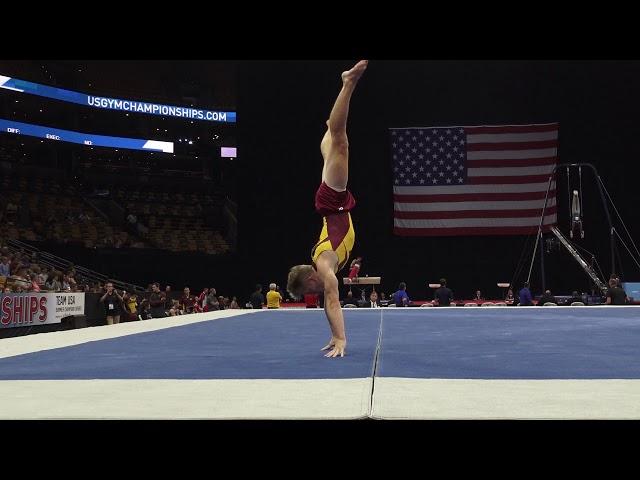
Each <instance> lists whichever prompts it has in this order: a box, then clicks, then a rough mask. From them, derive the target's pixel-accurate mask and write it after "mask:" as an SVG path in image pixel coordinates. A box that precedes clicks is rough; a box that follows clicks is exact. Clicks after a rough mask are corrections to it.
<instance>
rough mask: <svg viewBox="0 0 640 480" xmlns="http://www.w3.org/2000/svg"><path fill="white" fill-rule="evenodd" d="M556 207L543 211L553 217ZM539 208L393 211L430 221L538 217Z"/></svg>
mask: <svg viewBox="0 0 640 480" xmlns="http://www.w3.org/2000/svg"><path fill="white" fill-rule="evenodd" d="M557 210H558V207H557V206H555V205H554V206H551V207H547V208H546V209H545V211H544V213H545V216H546V215H553V214H555V213H556V212H557ZM541 213H542V205H540V208H527V209H522V210H450V211H439V212H399V211H397V210H396V211H394V212H393V217H394V218H405V219H407V218H408V219H419V220H431V219H441V218H524V217H540V214H541Z"/></svg>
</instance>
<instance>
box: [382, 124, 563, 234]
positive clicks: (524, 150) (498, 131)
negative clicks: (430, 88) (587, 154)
mask: <svg viewBox="0 0 640 480" xmlns="http://www.w3.org/2000/svg"><path fill="white" fill-rule="evenodd" d="M390 133H391V135H390V137H391V159H392V167H393V201H394V233H395V234H396V235H415V236H440V235H528V234H532V233H536V232H537V231H538V225H539V223H540V214H541V213H542V207H543V206H544V198H545V193H546V191H547V186H548V181H549V175H550V174H551V172H552V171H553V168H554V166H555V165H556V163H557V159H558V124H557V123H550V124H542V125H495V126H475V127H429V128H392V129H390ZM556 208H557V206H556V186H555V179H554V180H553V181H552V182H551V187H550V190H549V199H548V202H547V209H546V210H545V218H544V224H543V227H544V229H545V231H546V230H547V229H548V228H550V227H551V226H552V225H555V224H556V223H557V212H556Z"/></svg>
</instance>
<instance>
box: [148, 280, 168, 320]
mask: <svg viewBox="0 0 640 480" xmlns="http://www.w3.org/2000/svg"><path fill="white" fill-rule="evenodd" d="M164 304H165V296H164V293H163V292H161V291H160V284H159V283H158V282H156V283H154V284H152V285H151V294H150V295H149V313H150V314H151V317H152V318H162V317H165V316H166V314H165V306H164Z"/></svg>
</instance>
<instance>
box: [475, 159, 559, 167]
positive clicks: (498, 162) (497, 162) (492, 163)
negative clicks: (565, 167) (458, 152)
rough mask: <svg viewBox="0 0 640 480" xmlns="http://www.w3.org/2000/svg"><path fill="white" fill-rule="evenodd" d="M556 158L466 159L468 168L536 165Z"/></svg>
mask: <svg viewBox="0 0 640 480" xmlns="http://www.w3.org/2000/svg"><path fill="white" fill-rule="evenodd" d="M557 161H558V159H557V158H556V157H544V158H513V159H502V158H491V159H483V160H471V159H467V160H466V163H467V167H468V168H479V167H535V166H538V165H554V164H555V163H556V162H557Z"/></svg>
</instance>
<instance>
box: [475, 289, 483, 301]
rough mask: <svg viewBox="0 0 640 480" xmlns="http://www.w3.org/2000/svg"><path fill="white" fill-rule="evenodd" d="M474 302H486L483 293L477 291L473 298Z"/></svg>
mask: <svg viewBox="0 0 640 480" xmlns="http://www.w3.org/2000/svg"><path fill="white" fill-rule="evenodd" d="M473 301H474V302H484V297H483V296H482V292H481V291H480V290H476V294H475V295H474V297H473Z"/></svg>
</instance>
